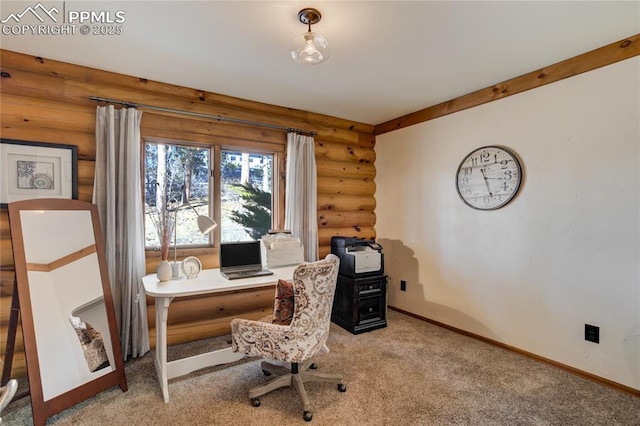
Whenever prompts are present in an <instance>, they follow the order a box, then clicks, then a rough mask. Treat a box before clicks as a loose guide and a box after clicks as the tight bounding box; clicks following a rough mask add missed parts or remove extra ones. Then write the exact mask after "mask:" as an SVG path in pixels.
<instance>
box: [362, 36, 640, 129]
mask: <svg viewBox="0 0 640 426" xmlns="http://www.w3.org/2000/svg"><path fill="white" fill-rule="evenodd" d="M638 55H640V34H636V35H633V36H631V37H627V38H625V39H623V40H620V41H617V42H615V43H611V44H608V45H606V46H604V47H601V48H598V49H595V50H592V51H590V52H587V53H584V54H582V55H578V56H575V57H573V58H571V59H567V60H565V61H562V62H558V63H556V64H553V65H550V66H548V67H544V68H541V69H539V70H536V71H532V72H530V73H527V74H524V75H521V76H519V77H516V78H512V79H511V80H507V81H503V82H502V83H498V84H495V85H493V86H489V87H486V88H484V89H480V90H478V91H475V92H471V93H468V94H466V95H463V96H460V97H458V98H455V99H451V100H449V101H446V102H443V103H440V104H438V105H434V106H431V107H429V108H425V109H421V110H419V111H416V112H412V113H411V114H407V115H403V116H402V117H398V118H395V119H393V120H389V121H386V122H384V123H380V124H377V125H376V126H375V128H374V134H375V135H381V134H383V133H387V132H391V131H393V130H398V129H402V128H404V127H409V126H412V125H414V124H418V123H422V122H425V121H429V120H433V119H434V118H438V117H442V116H445V115H447V114H452V113H454V112H458V111H462V110H465V109H468V108H473V107H475V106H478V105H482V104H486V103H488V102H492V101H496V100H498V99H503V98H506V97H507V96H511V95H515V94H516V93H521V92H524V91H526V90H530V89H535V88H537V87H541V86H544V85H545V84H549V83H554V82H556V81H560V80H563V79H565V78H569V77H573V76H574V75H578V74H582V73H584V72H587V71H592V70H594V69H596V68H600V67H604V66H606V65H610V64H613V63H616V62H619V61H623V60H625V59H629V58H632V57H634V56H638Z"/></svg>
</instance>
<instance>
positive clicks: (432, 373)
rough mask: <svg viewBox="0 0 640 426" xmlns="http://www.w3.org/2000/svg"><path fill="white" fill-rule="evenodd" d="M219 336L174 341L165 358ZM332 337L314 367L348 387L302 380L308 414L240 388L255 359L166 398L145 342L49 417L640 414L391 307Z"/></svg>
mask: <svg viewBox="0 0 640 426" xmlns="http://www.w3.org/2000/svg"><path fill="white" fill-rule="evenodd" d="M224 340H225V339H221V338H218V339H209V340H205V341H200V342H196V343H192V344H186V345H180V346H175V347H172V348H170V349H169V357H170V359H171V358H172V357H175V356H177V355H178V354H186V353H197V352H200V351H203V350H205V348H206V349H211V348H213V347H216V346H219V345H221V344H223V345H224V344H226V342H225V341H224ZM328 344H329V347H330V349H331V352H330V353H329V354H325V355H322V356H319V357H318V358H317V359H316V361H317V362H318V364H319V370H318V371H326V372H332V373H333V372H341V373H343V374H344V377H345V384H346V385H347V392H346V393H341V392H338V391H337V389H336V387H335V386H334V385H331V384H324V383H308V384H307V390H308V392H309V396H310V398H311V400H312V403H313V404H314V406H315V409H316V411H315V415H314V418H313V420H312V422H311V423H306V422H304V421H303V420H302V409H301V405H300V403H299V401H298V399H297V396H296V394H295V393H294V391H293V390H291V389H279V390H277V391H274V392H272V393H271V394H268V395H265V396H263V397H261V401H262V405H261V406H260V407H258V408H254V407H252V406H251V405H250V403H249V400H248V399H247V390H248V389H249V388H250V387H252V386H255V385H258V384H261V383H264V382H265V381H266V380H267V378H265V377H264V376H263V375H262V372H261V370H260V361H259V360H258V359H255V358H254V359H244V360H241V361H238V362H236V363H233V364H228V365H226V366H218V367H212V368H207V369H204V370H200V371H197V372H193V373H191V374H189V375H187V376H183V377H180V378H176V379H172V380H171V381H170V382H169V395H170V399H171V401H170V402H169V403H167V404H165V403H164V402H163V401H162V396H161V394H160V388H159V386H158V381H157V378H156V373H155V369H154V366H153V355H154V353H153V351H152V352H150V353H148V354H146V355H145V356H144V357H142V358H139V359H135V360H132V361H128V362H127V363H126V364H125V368H126V375H127V383H128V387H129V390H128V391H127V392H124V393H123V392H121V391H120V389H119V388H118V387H114V388H111V389H109V390H106V391H104V392H102V393H100V394H98V395H97V396H95V397H93V398H91V399H89V400H87V401H85V402H83V403H80V404H78V405H76V406H75V407H73V408H70V409H68V410H65V411H64V412H62V413H60V414H58V415H56V416H54V417H51V418H50V419H49V420H48V422H47V424H55V425H260V426H262V425H296V424H314V425H317V426H319V425H380V426H382V425H576V426H578V425H579V426H584V425H607V426H609V425H629V426H638V425H640V398H638V397H635V396H633V395H631V394H628V393H625V392H621V391H618V390H615V389H612V388H609V387H607V386H604V385H601V384H598V383H595V382H592V381H590V380H587V379H584V378H582V377H579V376H576V375H573V374H571V373H568V372H566V371H564V370H561V369H559V368H556V367H553V366H550V365H547V364H544V363H541V362H539V361H536V360H532V359H530V358H527V357H525V356H522V355H519V354H516V353H513V352H510V351H508V350H505V349H502V348H499V347H496V346H494V345H490V344H487V343H484V342H481V341H478V340H475V339H472V338H469V337H467V336H463V335H460V334H458V333H455V332H452V331H449V330H446V329H443V328H441V327H437V326H435V325H432V324H429V323H426V322H423V321H420V320H417V319H415V318H411V317H409V316H406V315H403V314H401V313H398V312H395V311H389V313H388V327H387V328H384V329H380V330H376V331H372V332H369V333H363V334H360V335H357V336H354V335H352V334H350V333H348V332H347V331H345V330H343V329H341V328H339V327H338V326H336V325H334V324H332V326H331V335H330V338H329V342H328ZM19 392H20V390H19ZM2 417H3V426H4V425H5V424H6V425H11V426H20V425H31V424H33V423H32V419H31V405H30V400H29V398H28V397H26V398H22V399H20V400H18V401H14V402H13V403H11V404H10V405H9V406H8V407H7V408H6V409H5V411H4V412H3V413H2Z"/></svg>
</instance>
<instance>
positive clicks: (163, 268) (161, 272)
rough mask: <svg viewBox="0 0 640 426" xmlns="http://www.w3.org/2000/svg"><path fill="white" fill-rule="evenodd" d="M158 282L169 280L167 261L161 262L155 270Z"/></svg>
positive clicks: (169, 271) (169, 273)
mask: <svg viewBox="0 0 640 426" xmlns="http://www.w3.org/2000/svg"><path fill="white" fill-rule="evenodd" d="M156 275H157V276H158V281H169V280H170V279H171V264H170V263H169V261H167V260H161V261H160V264H159V265H158V269H157V270H156Z"/></svg>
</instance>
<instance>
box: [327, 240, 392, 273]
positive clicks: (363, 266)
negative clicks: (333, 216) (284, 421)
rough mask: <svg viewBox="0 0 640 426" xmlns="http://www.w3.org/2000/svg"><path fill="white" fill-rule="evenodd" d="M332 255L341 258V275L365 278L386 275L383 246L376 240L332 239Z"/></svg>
mask: <svg viewBox="0 0 640 426" xmlns="http://www.w3.org/2000/svg"><path fill="white" fill-rule="evenodd" d="M331 253H333V254H335V255H336V256H338V257H339V258H340V275H344V276H345V277H351V278H363V277H370V276H374V275H383V274H384V254H382V246H380V244H378V243H376V242H375V241H374V240H366V239H363V238H355V237H332V238H331Z"/></svg>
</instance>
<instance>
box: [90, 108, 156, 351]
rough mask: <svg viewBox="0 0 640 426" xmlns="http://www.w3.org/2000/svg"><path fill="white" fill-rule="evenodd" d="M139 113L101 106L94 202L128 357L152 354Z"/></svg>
mask: <svg viewBox="0 0 640 426" xmlns="http://www.w3.org/2000/svg"><path fill="white" fill-rule="evenodd" d="M141 117H142V112H141V111H138V110H136V109H134V108H121V109H115V108H114V107H113V105H109V106H106V107H100V106H98V107H97V111H96V166H95V180H94V187H93V203H94V204H96V206H97V207H98V212H99V214H100V222H101V226H102V232H103V235H104V240H105V245H106V247H105V253H106V258H107V267H108V269H109V279H110V281H111V289H112V292H113V300H114V304H115V311H116V317H117V320H118V327H119V330H120V342H121V346H122V357H123V359H124V360H125V361H126V360H127V359H128V357H129V356H131V357H132V358H136V357H139V356H142V355H144V354H145V353H147V352H148V351H149V350H150V344H149V326H148V322H147V309H146V298H145V293H144V289H143V287H142V277H143V276H144V275H145V273H146V265H145V252H144V209H143V205H142V199H143V198H142V173H141V171H140V164H141V158H140V156H141V139H140V119H141Z"/></svg>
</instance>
